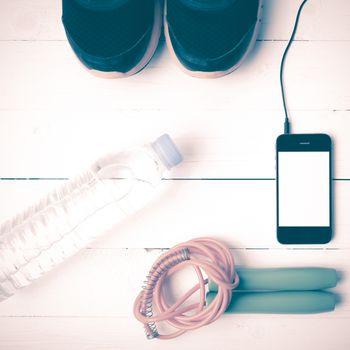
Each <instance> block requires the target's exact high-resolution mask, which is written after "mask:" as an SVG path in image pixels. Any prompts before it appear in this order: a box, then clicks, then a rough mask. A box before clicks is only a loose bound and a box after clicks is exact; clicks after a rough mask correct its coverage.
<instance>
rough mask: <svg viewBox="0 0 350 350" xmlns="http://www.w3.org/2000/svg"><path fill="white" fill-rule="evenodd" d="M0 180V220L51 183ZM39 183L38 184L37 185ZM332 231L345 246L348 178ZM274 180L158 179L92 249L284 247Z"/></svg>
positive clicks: (340, 186)
mask: <svg viewBox="0 0 350 350" xmlns="http://www.w3.org/2000/svg"><path fill="white" fill-rule="evenodd" d="M42 182H44V181H33V182H28V181H18V182H17V181H0V198H5V199H6V200H5V201H2V205H1V210H0V219H1V220H0V221H4V220H5V219H7V218H10V217H11V216H13V215H15V214H16V213H17V212H19V211H21V210H22V209H24V208H25V207H26V206H27V205H28V204H29V203H32V202H35V201H36V200H37V199H39V198H40V197H41V196H42V194H43V193H44V192H45V190H46V189H48V188H52V187H53V186H54V184H53V183H52V182H48V183H46V184H42ZM41 186H43V187H42V188H40V187H41ZM334 190H335V236H334V238H333V240H332V241H331V242H330V243H329V244H327V245H316V246H303V247H300V246H288V248H303V249H304V248H317V249H329V248H332V249H339V248H347V249H348V248H350V235H349V229H350V216H349V215H348V210H349V201H350V181H337V182H335V184H334ZM275 202H276V200H275V182H274V181H230V180H228V181H220V180H209V181H195V180H192V181H191V180H187V181H163V182H162V184H161V187H160V188H159V189H158V190H157V191H156V193H155V198H154V200H153V201H152V202H151V203H150V204H149V205H148V206H147V207H146V208H144V209H143V210H141V211H139V212H138V213H136V214H134V215H132V216H130V217H128V218H127V219H125V220H124V221H123V222H122V223H121V224H119V225H116V226H115V227H113V228H112V229H111V230H109V231H108V232H106V233H105V235H103V237H101V238H100V239H99V240H97V241H95V242H94V243H93V244H91V245H90V247H93V248H107V249H109V248H168V247H171V246H173V245H175V244H177V243H179V242H182V241H186V240H188V239H191V238H193V237H196V236H202V235H204V236H205V235H209V236H213V237H216V238H219V239H223V240H225V241H226V242H227V243H228V244H229V245H230V247H232V248H287V247H286V246H282V245H280V244H279V243H278V242H277V239H276V233H275V231H276V213H275V206H276V204H275Z"/></svg>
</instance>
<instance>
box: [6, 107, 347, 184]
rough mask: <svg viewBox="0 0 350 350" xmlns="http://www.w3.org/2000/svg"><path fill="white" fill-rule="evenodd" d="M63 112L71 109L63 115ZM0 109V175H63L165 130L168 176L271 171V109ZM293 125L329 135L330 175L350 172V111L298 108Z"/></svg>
mask: <svg viewBox="0 0 350 350" xmlns="http://www.w3.org/2000/svg"><path fill="white" fill-rule="evenodd" d="M68 116H72V118H69V117H68ZM186 116H187V117H186V118H185V117H184V115H183V114H182V113H180V112H176V111H168V112H164V111H163V112H161V111H153V112H152V111H133V112H131V111H127V112H115V111H113V110H108V111H101V112H99V113H97V112H96V113H95V112H83V111H77V112H73V111H71V112H70V113H69V114H67V115H65V114H64V113H63V112H62V111H53V110H50V111H32V112H28V111H26V110H23V111H2V112H0V125H1V128H0V159H1V160H2V161H1V162H0V177H1V178H9V177H10V178H11V177H12V178H22V177H24V178H38V177H42V178H47V177H52V178H69V177H73V176H74V175H76V174H78V173H80V172H82V171H84V170H85V169H86V168H87V167H88V166H90V164H91V163H92V162H94V161H95V160H96V159H97V158H98V157H100V156H102V155H104V154H106V153H109V152H114V151H119V150H122V149H124V148H127V147H133V146H137V145H141V144H143V143H146V142H149V141H151V140H154V139H155V138H156V137H158V136H159V135H161V134H163V133H164V132H168V133H169V134H170V135H171V136H172V137H173V138H174V140H175V142H176V143H177V144H178V147H179V149H180V150H181V152H182V153H183V155H184V162H183V164H181V165H180V166H179V167H177V168H176V169H174V170H173V171H172V172H171V173H169V174H168V175H167V177H170V178H275V140H276V137H277V136H278V135H279V134H280V133H281V131H282V127H283V116H282V114H281V113H280V112H277V111H259V112H258V111H234V110H232V109H231V110H224V111H193V113H190V112H189V113H188V114H186ZM292 118H293V119H292V127H293V130H294V131H295V132H297V133H298V132H299V133H303V132H304V133H307V132H310V133H314V132H324V133H328V134H330V135H331V136H332V138H333V141H334V151H335V162H334V176H335V178H348V179H349V178H350V147H349V145H348V135H349V130H350V112H327V111H323V112H322V111H320V112H319V111H307V112H306V111H297V112H295V113H293V116H292Z"/></svg>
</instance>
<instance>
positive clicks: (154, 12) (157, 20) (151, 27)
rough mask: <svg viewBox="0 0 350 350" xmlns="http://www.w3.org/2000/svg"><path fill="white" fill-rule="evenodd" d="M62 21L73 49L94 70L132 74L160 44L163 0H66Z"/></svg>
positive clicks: (115, 75)
mask: <svg viewBox="0 0 350 350" xmlns="http://www.w3.org/2000/svg"><path fill="white" fill-rule="evenodd" d="M62 22H63V25H64V28H65V30H66V34H67V38H68V41H69V43H70V45H71V47H72V49H73V51H74V52H75V54H76V56H77V57H78V58H79V60H80V61H81V62H82V63H83V64H84V66H85V67H87V68H88V69H89V70H90V71H91V72H93V73H95V74H96V75H98V76H103V77H107V78H118V77H125V76H130V75H132V74H135V73H137V72H139V71H140V70H141V69H142V68H144V67H145V66H146V65H147V63H148V62H149V61H150V59H151V58H152V56H153V54H154V52H155V50H156V48H157V45H158V41H159V37H160V34H161V29H162V6H161V0H62Z"/></svg>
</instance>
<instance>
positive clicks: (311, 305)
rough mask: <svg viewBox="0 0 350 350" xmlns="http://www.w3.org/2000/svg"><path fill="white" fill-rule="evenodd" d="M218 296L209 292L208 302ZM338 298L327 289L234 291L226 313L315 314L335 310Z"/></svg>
mask: <svg viewBox="0 0 350 350" xmlns="http://www.w3.org/2000/svg"><path fill="white" fill-rule="evenodd" d="M215 297H216V293H214V292H208V293H207V296H206V301H207V304H210V303H211V302H212V301H213V299H214V298H215ZM335 305H336V298H335V295H334V294H333V293H330V292H325V291H299V292H296V291H292V292H285V291H283V292H233V293H232V300H231V303H230V305H229V306H228V307H227V309H226V311H225V312H226V313H262V314H314V313H321V312H329V311H333V310H334V308H335Z"/></svg>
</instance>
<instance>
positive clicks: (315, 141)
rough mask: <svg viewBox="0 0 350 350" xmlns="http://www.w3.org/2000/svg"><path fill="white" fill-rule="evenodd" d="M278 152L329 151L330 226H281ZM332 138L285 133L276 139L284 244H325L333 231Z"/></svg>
mask: <svg viewBox="0 0 350 350" xmlns="http://www.w3.org/2000/svg"><path fill="white" fill-rule="evenodd" d="M278 152H329V160H330V163H329V189H330V190H329V222H330V226H328V227H326V226H325V227H323V226H322V227H317V226H316V227H300V226H295V227H286V226H282V227H280V226H279V200H278V198H279V193H278V184H279V176H278ZM332 159H333V156H332V140H331V138H330V136H328V135H326V134H284V135H280V136H279V137H278V138H277V141H276V198H277V239H278V241H279V242H280V243H282V244H325V243H328V242H329V241H330V240H331V238H332V231H333V213H332V212H333V209H332V208H333V205H332V202H333V201H332V198H333V186H332Z"/></svg>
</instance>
